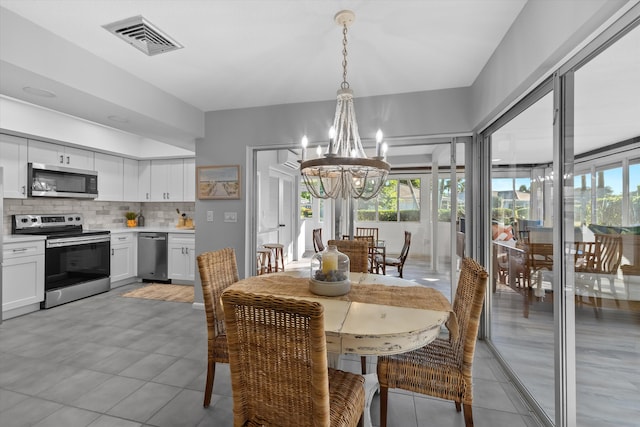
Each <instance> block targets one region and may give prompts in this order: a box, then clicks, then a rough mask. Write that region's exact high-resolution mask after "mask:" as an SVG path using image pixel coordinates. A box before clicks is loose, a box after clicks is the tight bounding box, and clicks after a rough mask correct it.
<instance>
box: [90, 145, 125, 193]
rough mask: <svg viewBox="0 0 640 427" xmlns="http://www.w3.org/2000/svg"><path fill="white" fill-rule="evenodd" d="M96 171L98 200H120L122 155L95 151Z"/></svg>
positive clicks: (122, 181)
mask: <svg viewBox="0 0 640 427" xmlns="http://www.w3.org/2000/svg"><path fill="white" fill-rule="evenodd" d="M95 166H96V169H95V170H96V171H97V172H98V198H97V199H96V200H100V201H105V200H109V201H122V200H123V191H124V189H123V186H124V163H123V159H122V157H119V156H112V155H110V154H103V153H95Z"/></svg>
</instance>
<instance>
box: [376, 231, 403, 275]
mask: <svg viewBox="0 0 640 427" xmlns="http://www.w3.org/2000/svg"><path fill="white" fill-rule="evenodd" d="M410 247H411V232H409V231H405V232H404V245H402V250H401V251H400V255H398V258H393V257H388V256H387V257H384V259H382V257H381V256H377V257H376V263H377V264H381V263H384V264H385V265H388V266H391V267H396V268H397V269H398V274H400V277H402V270H403V269H404V262H405V261H406V260H407V256H408V255H409V248H410Z"/></svg>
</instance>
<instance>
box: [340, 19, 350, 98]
mask: <svg viewBox="0 0 640 427" xmlns="http://www.w3.org/2000/svg"><path fill="white" fill-rule="evenodd" d="M347 31H348V30H347V24H346V23H345V24H344V27H343V28H342V84H341V85H340V87H341V88H342V89H349V82H347Z"/></svg>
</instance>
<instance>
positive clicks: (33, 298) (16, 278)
mask: <svg viewBox="0 0 640 427" xmlns="http://www.w3.org/2000/svg"><path fill="white" fill-rule="evenodd" d="M2 252H3V256H4V261H3V264H2V318H3V319H9V318H11V317H16V316H20V315H22V314H26V313H30V312H32V311H37V310H39V309H40V302H41V301H44V241H43V240H41V241H31V242H20V243H18V242H12V243H6V242H5V243H4V246H3V250H2Z"/></svg>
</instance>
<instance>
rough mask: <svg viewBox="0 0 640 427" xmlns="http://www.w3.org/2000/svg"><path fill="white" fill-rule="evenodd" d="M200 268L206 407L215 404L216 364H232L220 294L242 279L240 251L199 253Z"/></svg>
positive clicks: (225, 249)
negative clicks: (204, 326)
mask: <svg viewBox="0 0 640 427" xmlns="http://www.w3.org/2000/svg"><path fill="white" fill-rule="evenodd" d="M198 270H199V271H200V281H201V282H202V296H203V300H204V310H205V313H206V317H207V380H206V384H205V389H204V407H205V408H206V407H208V406H209V404H210V403H211V393H212V392H213V380H214V377H215V374H216V363H218V362H219V363H229V351H228V349H227V335H226V332H225V326H224V317H223V315H222V305H221V304H220V297H221V295H222V292H223V291H224V290H225V289H227V288H228V287H229V286H231V285H232V284H234V283H235V282H237V281H238V266H237V263H236V253H235V251H234V250H233V249H232V248H224V249H220V250H218V251H211V252H204V253H202V254H200V255H198Z"/></svg>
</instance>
